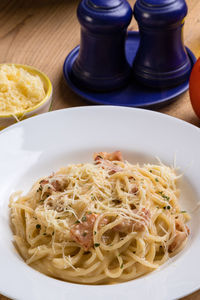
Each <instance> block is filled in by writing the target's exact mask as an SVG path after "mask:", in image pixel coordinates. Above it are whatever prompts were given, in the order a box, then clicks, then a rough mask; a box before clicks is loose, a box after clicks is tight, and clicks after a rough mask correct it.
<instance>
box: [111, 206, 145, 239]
mask: <svg viewBox="0 0 200 300" xmlns="http://www.w3.org/2000/svg"><path fill="white" fill-rule="evenodd" d="M134 213H136V214H137V215H138V216H141V217H143V218H144V221H143V220H140V221H135V220H132V219H126V218H123V219H122V221H121V223H120V224H118V225H116V226H115V227H114V228H113V230H114V231H116V232H123V233H129V232H132V231H138V232H140V231H143V230H144V228H145V223H148V222H149V219H150V211H149V210H148V209H146V208H142V210H141V211H138V210H137V209H135V210H134Z"/></svg>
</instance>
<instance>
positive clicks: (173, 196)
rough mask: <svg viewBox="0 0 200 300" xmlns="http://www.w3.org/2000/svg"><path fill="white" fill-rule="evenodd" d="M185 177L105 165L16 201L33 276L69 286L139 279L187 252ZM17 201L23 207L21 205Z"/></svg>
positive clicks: (83, 167)
mask: <svg viewBox="0 0 200 300" xmlns="http://www.w3.org/2000/svg"><path fill="white" fill-rule="evenodd" d="M177 179H178V176H177V175H176V173H175V170H174V169H173V168H170V167H167V166H165V165H163V164H160V165H150V164H145V165H144V166H139V165H138V164H137V165H132V164H130V163H128V162H127V161H125V162H124V161H109V160H106V159H103V158H101V157H100V159H99V160H97V161H95V163H94V164H92V163H85V164H77V165H69V166H67V167H65V168H62V169H60V170H59V171H58V172H56V173H54V174H52V175H50V176H48V177H45V178H42V179H40V180H38V181H37V182H36V183H35V184H34V185H33V187H32V188H31V190H30V191H29V192H28V194H27V195H25V196H23V195H19V194H14V195H12V197H11V200H10V207H11V223H12V226H13V231H14V239H15V244H16V246H17V249H18V250H19V252H20V254H21V255H22V257H23V258H24V259H25V261H26V262H27V263H28V264H29V265H30V266H32V267H33V268H35V269H37V270H39V271H40V272H42V273H45V274H47V275H49V276H52V277H56V278H59V279H62V280H65V281H71V282H77V283H88V284H102V283H117V282H123V281H127V280H131V279H134V278H137V277H139V276H141V275H143V274H146V273H148V272H150V271H152V270H155V269H156V268H158V267H159V266H160V265H161V264H163V263H164V262H166V260H167V259H168V258H169V257H170V256H172V255H175V254H176V253H178V252H179V251H180V250H181V249H182V248H183V247H184V245H185V243H186V241H187V237H188V234H189V229H188V228H187V226H186V225H185V223H186V222H187V221H188V220H189V215H188V214H187V213H186V212H184V211H181V209H180V206H179V203H178V198H179V190H178V189H177V187H176V182H177ZM15 198H17V200H16V199H15Z"/></svg>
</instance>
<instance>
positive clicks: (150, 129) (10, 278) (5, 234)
mask: <svg viewBox="0 0 200 300" xmlns="http://www.w3.org/2000/svg"><path fill="white" fill-rule="evenodd" d="M117 149H119V150H121V151H122V153H123V154H124V157H125V158H126V159H128V160H130V161H131V162H133V163H134V162H137V161H138V162H140V163H143V162H153V161H154V162H155V161H156V160H155V156H158V157H159V158H160V159H161V160H162V161H163V162H164V163H167V164H172V163H173V160H174V156H175V155H176V161H177V165H178V166H179V167H180V170H181V172H183V173H184V174H185V175H184V177H183V179H182V182H181V189H182V194H181V205H182V207H183V208H184V209H186V210H188V211H190V212H191V211H194V212H193V213H192V220H191V222H190V225H189V226H190V229H191V235H190V237H189V242H188V244H187V246H186V248H185V249H184V250H183V251H182V252H181V253H180V254H178V255H177V256H176V257H174V258H173V259H171V260H169V261H168V263H167V264H165V265H164V266H162V267H161V268H160V269H159V270H156V271H155V272H152V273H150V274H148V275H146V276H144V277H141V278H139V279H136V280H134V281H129V282H126V283H122V284H116V285H101V286H88V285H78V284H72V283H68V282H62V281H59V280H55V279H53V278H50V277H47V276H45V275H43V274H41V273H39V272H37V271H35V270H34V269H32V268H30V267H29V266H27V265H26V264H25V263H24V262H23V260H22V259H21V257H20V256H19V254H18V253H17V252H16V250H15V248H14V246H13V244H12V233H11V230H10V227H9V215H8V201H9V195H10V194H11V193H12V192H13V191H15V190H19V189H23V190H25V191H27V190H28V189H29V188H30V186H31V185H32V183H33V182H34V181H35V180H36V179H38V178H39V177H41V176H43V175H48V174H49V173H51V172H52V171H53V170H57V169H59V168H60V167H61V166H63V165H66V164H68V163H72V162H73V163H77V162H86V161H91V158H92V153H93V152H94V151H112V150H117ZM199 172H200V131H199V129H198V128H196V127H194V126H192V125H190V124H188V123H186V122H183V121H181V120H178V119H175V118H172V117H169V116H167V115H163V114H160V113H156V112H152V111H146V110H142V109H133V108H125V107H111V106H110V107H109V106H105V107H104V106H102V107H101V106H98V107H97V106H96V107H82V108H72V109H65V110H60V111H54V112H51V113H47V114H43V115H40V116H37V117H33V118H31V119H29V120H25V121H23V122H21V123H18V124H16V125H14V126H11V127H10V128H8V129H6V130H4V131H3V132H2V133H1V134H0V191H1V198H0V293H2V294H4V295H7V296H8V297H10V298H15V299H20V300H23V299H25V300H27V299H29V300H39V299H48V300H51V299H56V300H57V299H59V300H62V299H63V300H66V299H73V300H78V299H80V300H83V299H87V300H94V299H95V300H100V299H104V300H110V299H114V300H119V299H120V300H121V299H123V298H124V297H125V298H126V300H128V299H131V300H132V299H137V300H139V299H145V300H146V299H154V300H165V299H170V300H171V299H175V298H179V297H182V296H184V295H187V294H189V293H192V292H193V291H195V290H197V289H198V288H200V275H199V274H200V273H199V272H200V271H199V270H200V259H199V253H200V224H199V223H200V210H198V209H195V208H196V207H197V203H198V202H199V197H200V184H199Z"/></svg>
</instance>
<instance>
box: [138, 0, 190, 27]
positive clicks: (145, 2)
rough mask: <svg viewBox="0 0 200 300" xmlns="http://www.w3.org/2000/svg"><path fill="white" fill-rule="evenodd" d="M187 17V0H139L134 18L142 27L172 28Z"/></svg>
mask: <svg viewBox="0 0 200 300" xmlns="http://www.w3.org/2000/svg"><path fill="white" fill-rule="evenodd" d="M186 15H187V4H186V2H185V0H137V1H136V3H135V6H134V16H135V18H136V20H137V22H138V23H139V25H141V26H150V27H151V26H154V27H157V28H158V29H159V26H172V27H173V24H175V23H180V24H181V23H182V22H183V19H184V17H185V16H186ZM168 28H169V27H168Z"/></svg>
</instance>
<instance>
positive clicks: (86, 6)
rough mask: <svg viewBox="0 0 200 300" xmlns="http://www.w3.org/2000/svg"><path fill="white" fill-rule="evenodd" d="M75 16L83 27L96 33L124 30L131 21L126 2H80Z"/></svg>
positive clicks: (115, 0)
mask: <svg viewBox="0 0 200 300" xmlns="http://www.w3.org/2000/svg"><path fill="white" fill-rule="evenodd" d="M77 16H78V19H79V22H80V24H81V25H82V26H83V27H86V28H88V29H89V30H91V31H93V32H95V33H97V32H102V31H105V32H106V31H107V32H109V31H117V30H119V29H123V28H126V27H127V26H128V24H129V23H130V21H131V19H132V9H131V6H130V4H129V3H128V1H127V0H82V1H81V2H80V4H79V6H78V9H77Z"/></svg>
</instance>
